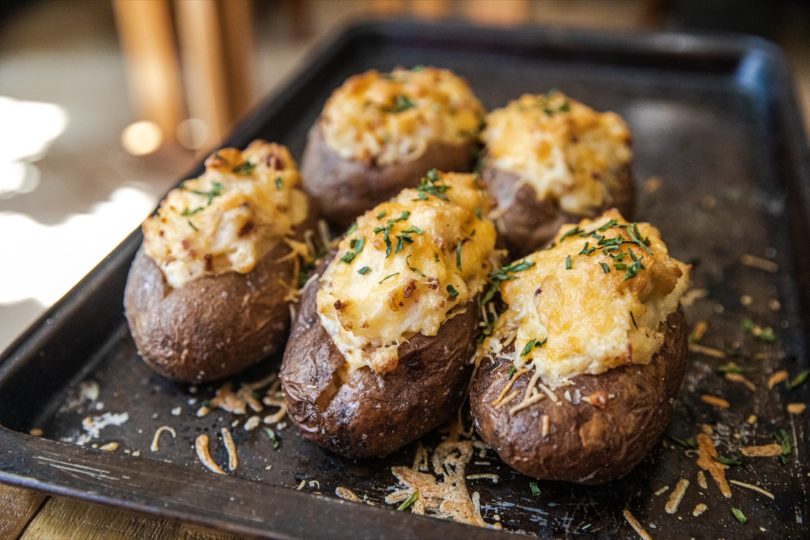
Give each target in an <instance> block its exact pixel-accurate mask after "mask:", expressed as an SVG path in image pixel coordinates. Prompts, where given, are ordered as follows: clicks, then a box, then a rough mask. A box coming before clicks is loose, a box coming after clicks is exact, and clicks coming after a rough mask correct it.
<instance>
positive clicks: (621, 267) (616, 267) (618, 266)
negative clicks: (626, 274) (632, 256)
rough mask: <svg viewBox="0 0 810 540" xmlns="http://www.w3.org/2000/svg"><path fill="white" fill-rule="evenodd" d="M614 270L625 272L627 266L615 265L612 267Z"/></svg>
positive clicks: (622, 264)
mask: <svg viewBox="0 0 810 540" xmlns="http://www.w3.org/2000/svg"><path fill="white" fill-rule="evenodd" d="M613 268H615V269H616V270H627V265H626V264H624V263H616V264H614V265H613Z"/></svg>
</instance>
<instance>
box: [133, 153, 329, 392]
mask: <svg viewBox="0 0 810 540" xmlns="http://www.w3.org/2000/svg"><path fill="white" fill-rule="evenodd" d="M316 219H317V218H316V211H315V207H314V205H313V204H312V203H311V202H310V201H309V200H308V197H307V196H306V194H305V193H304V192H303V191H302V190H300V189H299V176H298V170H297V167H296V164H295V161H294V160H293V158H292V156H291V155H290V153H289V151H288V150H287V148H285V147H284V146H280V145H277V144H271V143H266V142H264V141H255V142H253V143H252V144H251V145H250V146H248V148H247V149H246V150H245V151H244V152H240V151H239V150H237V149H235V148H224V149H222V150H219V151H218V152H215V153H214V154H213V155H211V156H210V157H209V158H208V159H207V160H206V162H205V172H204V173H203V175H202V176H200V177H199V178H195V179H192V180H187V181H185V182H183V183H182V184H181V185H180V187H178V188H176V189H174V190H172V191H171V192H169V194H168V195H167V196H166V198H165V199H164V200H163V201H162V202H161V204H160V207H159V208H158V210H157V211H156V212H155V214H153V215H152V216H150V217H149V218H148V219H147V220H146V221H145V222H144V224H143V227H142V229H143V235H144V240H143V244H142V246H141V248H140V249H139V250H138V253H137V255H136V256H135V260H134V262H133V263H132V267H131V269H130V272H129V276H128V278H127V285H126V290H125V293H124V308H125V311H126V317H127V321H128V323H129V328H130V332H131V333H132V337H133V339H134V340H135V345H136V346H137V349H138V352H139V353H140V355H141V356H142V357H143V359H144V360H145V361H146V363H147V364H149V365H150V366H151V367H152V368H154V369H155V370H156V371H158V372H159V373H161V374H162V375H165V376H166V377H169V378H171V379H175V380H178V381H185V382H195V383H196V382H202V381H209V380H213V379H219V378H221V377H225V376H227V375H231V374H233V373H236V372H238V371H240V370H242V369H244V368H246V367H248V366H250V365H251V364H254V363H256V362H258V361H259V360H261V359H262V358H264V357H265V356H267V355H269V354H272V353H273V352H276V351H278V350H281V349H282V348H283V347H284V343H285V339H286V337H287V331H288V330H289V326H290V310H289V306H288V303H289V301H290V300H291V299H292V298H293V297H294V294H295V291H296V290H297V274H298V270H299V266H300V262H301V259H302V258H306V257H308V256H309V251H310V250H309V249H308V248H307V245H308V244H309V245H311V242H310V241H309V239H308V238H306V237H307V236H309V235H308V234H307V232H306V231H310V230H314V229H315V225H316Z"/></svg>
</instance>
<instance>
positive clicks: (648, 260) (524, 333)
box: [479, 210, 689, 387]
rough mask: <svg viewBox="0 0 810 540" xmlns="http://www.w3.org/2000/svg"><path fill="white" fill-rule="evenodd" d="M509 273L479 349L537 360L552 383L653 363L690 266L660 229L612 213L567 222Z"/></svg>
mask: <svg viewBox="0 0 810 540" xmlns="http://www.w3.org/2000/svg"><path fill="white" fill-rule="evenodd" d="M515 267H516V265H513V267H512V268H513V269H514V268H515ZM504 274H508V276H509V278H510V279H509V280H507V281H503V282H502V284H501V286H500V292H501V297H502V299H503V300H504V302H505V303H506V304H507V306H508V307H507V309H506V311H505V312H504V313H503V314H501V316H500V318H499V319H498V320H497V322H496V324H495V328H494V330H493V333H492V336H491V337H490V338H488V339H487V340H486V341H485V343H484V344H483V347H482V348H481V349H480V350H479V355H486V354H495V355H497V356H500V357H506V358H510V359H511V360H512V361H513V362H514V364H515V367H516V368H520V367H523V366H525V365H531V366H533V367H534V369H536V370H538V371H539V373H540V377H541V379H542V380H543V382H545V383H546V384H547V385H549V386H551V387H556V386H559V385H560V384H562V383H564V382H565V381H566V380H567V379H569V378H571V377H574V376H576V375H580V374H583V373H589V374H599V373H602V372H604V371H607V370H608V369H611V368H614V367H617V366H621V365H624V364H628V363H637V364H646V363H648V362H650V360H652V358H653V356H654V355H655V353H656V352H657V351H658V349H659V348H660V347H661V345H662V343H663V340H664V330H665V327H664V324H665V321H666V319H667V317H668V316H669V315H670V314H672V313H673V312H674V311H675V310H676V309H677V308H678V302H679V300H680V298H681V296H682V295H683V293H684V292H685V291H686V289H687V288H688V286H689V267H688V266H687V265H686V264H684V263H682V262H680V261H678V260H677V259H674V258H672V257H670V256H669V254H668V251H667V246H666V245H665V244H664V243H663V241H662V240H661V236H660V233H659V232H658V230H657V229H656V228H655V227H653V226H651V225H649V224H647V223H638V224H634V223H633V224H629V223H627V221H625V219H624V218H622V216H621V215H620V214H619V213H618V212H617V211H616V210H610V211H608V212H606V213H605V214H603V215H602V216H600V217H599V218H597V219H595V220H593V221H590V220H583V221H582V222H580V224H579V225H577V226H575V225H564V226H563V227H562V228H561V229H560V232H559V233H558V235H557V238H556V239H555V242H554V244H552V245H551V247H549V248H547V249H545V250H542V251H537V252H535V253H533V254H532V255H530V256H528V257H526V259H524V260H523V261H521V264H520V266H519V267H518V268H517V270H513V271H511V272H504ZM510 344H514V350H513V351H511V352H504V351H507V350H509V347H508V345H510Z"/></svg>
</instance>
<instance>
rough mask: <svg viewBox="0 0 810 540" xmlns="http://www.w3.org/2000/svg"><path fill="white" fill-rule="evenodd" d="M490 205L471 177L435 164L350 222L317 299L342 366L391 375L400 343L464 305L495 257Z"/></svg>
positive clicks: (430, 332) (430, 330) (429, 331)
mask: <svg viewBox="0 0 810 540" xmlns="http://www.w3.org/2000/svg"><path fill="white" fill-rule="evenodd" d="M490 204H491V202H490V200H489V197H488V196H487V194H486V191H485V190H484V189H483V188H482V187H481V186H479V184H478V179H477V177H476V176H474V175H471V174H461V173H445V174H441V173H437V172H436V171H435V170H434V171H431V172H429V173H428V175H427V176H426V177H425V178H424V179H422V181H421V183H420V185H419V186H418V187H417V188H413V189H405V190H403V191H402V192H401V193H400V194H399V195H398V196H397V197H395V198H394V199H392V200H390V201H388V202H385V203H383V204H380V205H378V206H377V207H375V208H373V209H372V210H369V211H368V212H366V213H365V214H364V215H362V216H360V217H359V218H358V219H357V222H356V226H353V227H352V228H350V229H349V232H347V234H346V235H345V237H344V238H343V239H342V240H341V241H340V243H339V245H338V251H337V255H336V256H335V258H334V259H333V260H332V262H331V263H330V264H329V266H328V267H327V268H326V270H325V272H324V274H323V276H322V278H321V281H320V289H319V291H318V295H317V310H318V315H319V317H320V321H321V324H322V326H323V327H324V329H325V330H326V331H327V333H328V334H329V335H330V337H331V338H332V340H333V342H334V343H335V345H336V346H337V348H338V349H339V350H340V352H341V353H342V354H343V356H344V357H345V359H346V361H347V363H348V364H349V368H350V369H357V368H360V367H362V366H369V367H371V368H372V369H374V370H375V371H377V372H380V373H384V372H386V371H390V370H392V369H394V368H395V367H396V365H397V359H398V356H397V348H398V347H399V345H400V344H402V343H404V342H405V341H407V340H408V339H409V338H411V337H412V336H414V335H416V334H423V335H425V336H435V335H436V334H437V332H438V331H439V328H440V326H441V325H442V324H443V323H444V322H445V321H446V320H447V319H448V318H450V317H453V316H454V315H456V314H458V313H459V310H463V309H471V308H470V307H468V304H469V302H470V301H471V300H473V299H474V298H475V297H476V296H477V295H478V293H479V292H481V290H482V289H483V288H484V286H485V285H486V282H487V276H488V274H489V272H490V271H491V270H492V269H493V268H494V267H495V266H496V265H497V262H498V258H499V256H500V252H498V251H496V250H495V227H494V225H493V223H492V222H491V221H490V220H489V219H488V218H487V217H486V215H487V212H488V211H489V209H490ZM472 309H474V308H472Z"/></svg>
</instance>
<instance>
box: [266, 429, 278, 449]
mask: <svg viewBox="0 0 810 540" xmlns="http://www.w3.org/2000/svg"><path fill="white" fill-rule="evenodd" d="M264 432H265V433H267V436H268V437H270V442H271V443H273V450H278V447H279V446H281V439H280V438H279V436H278V435H276V432H275V431H273V430H272V429H270V428H269V427H266V428H264Z"/></svg>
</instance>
